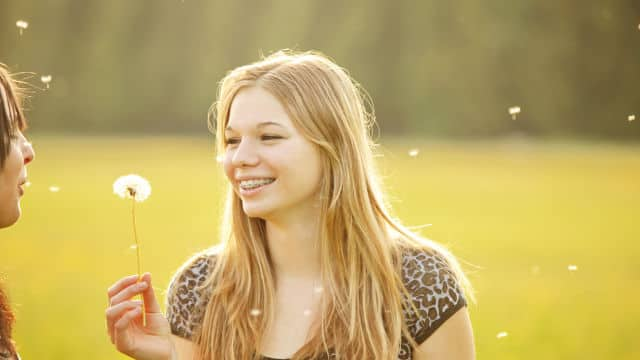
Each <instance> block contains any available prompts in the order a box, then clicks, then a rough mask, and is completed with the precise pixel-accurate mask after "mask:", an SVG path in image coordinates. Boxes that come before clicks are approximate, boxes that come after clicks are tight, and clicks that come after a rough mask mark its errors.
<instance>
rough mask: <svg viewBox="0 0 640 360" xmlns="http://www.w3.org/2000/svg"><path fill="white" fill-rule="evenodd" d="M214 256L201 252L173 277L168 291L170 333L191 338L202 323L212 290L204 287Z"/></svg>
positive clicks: (167, 307)
mask: <svg viewBox="0 0 640 360" xmlns="http://www.w3.org/2000/svg"><path fill="white" fill-rule="evenodd" d="M211 260H212V258H211V255H206V254H198V255H196V256H194V257H192V258H191V259H190V260H189V261H187V262H186V263H185V264H184V265H183V266H182V267H181V268H180V269H179V270H178V271H177V272H176V274H175V275H174V276H173V279H172V280H171V283H170V284H169V290H168V292H167V306H166V309H167V320H169V325H170V326H171V333H172V334H174V335H177V336H180V337H182V338H185V339H187V340H192V338H193V336H194V335H195V333H196V331H197V330H198V329H199V327H200V325H201V324H202V320H203V317H204V311H205V309H206V306H207V303H208V302H209V297H210V291H208V290H207V289H204V288H202V285H203V284H204V283H205V281H206V280H207V277H208V276H209V272H210V269H211Z"/></svg>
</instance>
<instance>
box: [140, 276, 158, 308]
mask: <svg viewBox="0 0 640 360" xmlns="http://www.w3.org/2000/svg"><path fill="white" fill-rule="evenodd" d="M141 281H144V282H146V283H147V285H148V286H147V289H146V290H144V291H143V292H142V299H143V301H144V307H145V309H146V311H145V312H146V313H147V314H153V313H160V312H161V310H160V304H159V303H158V299H157V298H156V293H155V291H153V286H152V285H151V274H150V273H145V274H144V275H142V279H141Z"/></svg>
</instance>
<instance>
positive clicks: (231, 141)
mask: <svg viewBox="0 0 640 360" xmlns="http://www.w3.org/2000/svg"><path fill="white" fill-rule="evenodd" d="M224 142H225V144H227V145H234V144H238V143H239V142H240V139H237V138H230V139H226V140H225V141H224Z"/></svg>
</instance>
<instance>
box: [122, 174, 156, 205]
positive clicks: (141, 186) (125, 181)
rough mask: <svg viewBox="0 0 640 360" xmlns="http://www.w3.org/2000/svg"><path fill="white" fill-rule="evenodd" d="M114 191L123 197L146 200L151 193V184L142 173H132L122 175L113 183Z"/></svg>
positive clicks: (138, 200)
mask: <svg viewBox="0 0 640 360" xmlns="http://www.w3.org/2000/svg"><path fill="white" fill-rule="evenodd" d="M113 193H114V194H116V195H118V196H120V197H121V198H123V199H124V198H128V199H135V200H136V201H137V202H143V201H145V200H146V199H147V198H148V197H149V195H151V185H150V184H149V181H147V179H145V178H143V177H142V176H140V175H135V174H130V175H125V176H121V177H119V178H117V179H116V181H115V182H114V183H113Z"/></svg>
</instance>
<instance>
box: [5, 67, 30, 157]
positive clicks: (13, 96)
mask: <svg viewBox="0 0 640 360" xmlns="http://www.w3.org/2000/svg"><path fill="white" fill-rule="evenodd" d="M20 84H21V82H20V81H18V80H16V79H14V78H13V77H12V75H11V74H10V73H9V71H8V70H7V67H6V66H5V65H4V64H3V63H0V169H2V168H4V161H5V159H6V158H7V156H8V155H9V150H10V149H11V140H12V138H13V136H14V135H16V133H17V132H18V130H19V131H22V130H24V129H25V128H26V127H27V120H26V118H25V116H24V110H23V109H22V101H23V99H24V91H23V89H22V88H21V87H20V86H19V85H20Z"/></svg>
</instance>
